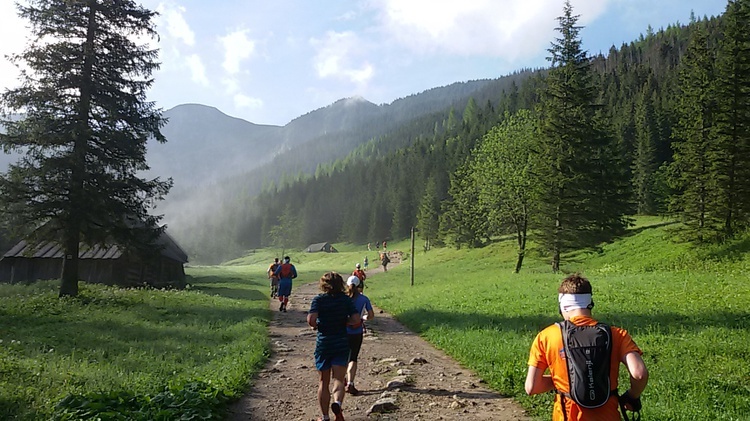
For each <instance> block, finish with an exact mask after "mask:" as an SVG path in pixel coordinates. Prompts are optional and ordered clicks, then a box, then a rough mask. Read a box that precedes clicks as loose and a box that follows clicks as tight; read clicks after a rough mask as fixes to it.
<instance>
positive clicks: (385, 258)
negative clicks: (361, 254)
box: [380, 252, 391, 272]
mask: <svg viewBox="0 0 750 421" xmlns="http://www.w3.org/2000/svg"><path fill="white" fill-rule="evenodd" d="M388 263H391V259H390V258H389V257H388V253H387V252H383V253H380V264H381V265H383V272H388Z"/></svg>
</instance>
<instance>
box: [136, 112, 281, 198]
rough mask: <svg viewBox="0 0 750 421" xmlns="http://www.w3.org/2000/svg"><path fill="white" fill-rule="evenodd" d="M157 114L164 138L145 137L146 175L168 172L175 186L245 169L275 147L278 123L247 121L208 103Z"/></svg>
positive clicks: (266, 158) (262, 160) (259, 162)
mask: <svg viewBox="0 0 750 421" xmlns="http://www.w3.org/2000/svg"><path fill="white" fill-rule="evenodd" d="M163 116H164V117H165V118H166V119H168V122H167V124H166V125H165V126H164V127H163V128H162V134H164V136H165V137H166V138H167V142H166V143H164V144H160V143H158V142H156V141H154V140H152V141H150V142H149V145H148V155H147V156H148V163H149V165H150V166H151V171H150V173H149V175H154V176H156V175H158V176H162V177H164V178H166V177H172V178H174V181H175V188H177V189H180V188H185V187H187V186H188V185H192V184H203V183H210V182H213V181H216V180H219V179H222V178H225V177H227V176H229V175H232V174H237V173H242V172H245V171H247V169H248V168H254V167H256V166H259V165H262V164H263V163H265V162H268V161H269V160H270V159H271V157H272V156H273V154H274V153H275V152H276V151H277V150H278V149H279V143H280V140H281V137H280V132H281V130H282V128H281V127H279V126H267V125H258V124H253V123H250V122H247V121H245V120H242V119H239V118H234V117H230V116H228V115H226V114H224V113H222V112H221V111H219V110H218V109H216V108H213V107H208V106H205V105H198V104H185V105H178V106H177V107H174V108H172V109H169V110H167V111H165V112H164V114H163Z"/></svg>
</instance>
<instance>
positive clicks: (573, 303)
mask: <svg viewBox="0 0 750 421" xmlns="http://www.w3.org/2000/svg"><path fill="white" fill-rule="evenodd" d="M557 301H558V302H559V303H560V311H562V312H563V313H564V312H566V311H571V310H575V309H578V308H589V309H590V308H591V307H593V301H592V300H591V294H557Z"/></svg>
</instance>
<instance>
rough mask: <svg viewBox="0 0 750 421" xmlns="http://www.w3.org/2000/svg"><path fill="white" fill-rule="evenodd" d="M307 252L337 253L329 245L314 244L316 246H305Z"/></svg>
mask: <svg viewBox="0 0 750 421" xmlns="http://www.w3.org/2000/svg"><path fill="white" fill-rule="evenodd" d="M307 252H308V253H318V252H326V253H338V250H336V249H335V248H334V247H333V246H332V245H331V243H316V244H310V245H309V246H307Z"/></svg>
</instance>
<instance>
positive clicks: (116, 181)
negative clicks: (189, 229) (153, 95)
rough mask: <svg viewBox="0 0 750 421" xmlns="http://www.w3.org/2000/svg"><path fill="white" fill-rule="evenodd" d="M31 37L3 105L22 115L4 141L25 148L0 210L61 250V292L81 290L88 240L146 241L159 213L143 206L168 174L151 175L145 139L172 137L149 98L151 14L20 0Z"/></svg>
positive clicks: (97, 0)
mask: <svg viewBox="0 0 750 421" xmlns="http://www.w3.org/2000/svg"><path fill="white" fill-rule="evenodd" d="M18 9H19V12H20V16H21V17H22V18H25V19H26V20H28V22H29V24H30V25H31V29H32V34H33V36H34V38H33V39H32V40H31V43H30V45H29V46H28V47H27V49H26V50H25V51H24V52H23V53H21V54H19V55H16V56H15V57H13V60H14V61H15V62H16V63H18V64H19V65H25V66H26V70H23V71H22V74H21V87H19V88H17V89H12V90H8V91H6V92H5V93H4V94H3V96H2V103H3V105H4V106H5V108H6V109H8V110H9V111H16V112H23V114H24V118H23V120H21V121H6V122H5V124H6V127H7V134H5V135H2V136H0V143H2V146H3V147H4V148H5V149H14V150H20V151H22V152H25V156H24V157H23V158H22V159H21V160H20V161H19V162H18V163H17V164H15V165H12V166H11V167H10V169H9V170H8V172H7V173H6V174H5V175H3V176H2V177H0V196H1V198H2V204H3V210H4V211H5V212H6V213H9V214H11V215H12V216H14V217H16V218H17V219H18V221H19V222H20V223H21V224H23V225H25V226H30V227H34V228H38V229H37V230H36V234H37V235H38V236H44V237H45V238H50V237H52V238H55V239H56V240H58V241H60V243H61V244H62V246H63V248H64V252H65V255H66V257H65V260H64V266H63V273H62V282H61V287H60V295H61V296H63V295H76V294H77V293H78V254H79V248H80V244H81V243H87V244H92V243H102V242H105V241H110V240H112V239H114V240H115V241H117V242H118V243H120V244H125V245H126V246H133V245H135V244H151V243H152V242H153V240H154V239H155V238H156V236H158V235H159V233H160V231H161V228H159V227H158V221H159V219H160V218H159V217H155V216H151V215H149V213H148V211H149V209H150V207H151V205H153V203H154V201H155V200H158V199H161V198H162V197H163V196H164V195H165V194H166V193H167V191H168V190H169V187H170V186H171V180H170V181H168V182H163V181H160V180H159V179H158V178H157V179H153V180H146V179H142V178H139V177H138V176H137V173H138V172H140V171H144V170H147V169H148V165H147V164H146V160H145V153H146V141H147V139H148V138H149V137H150V136H153V137H155V138H156V140H158V141H162V142H163V141H165V139H164V137H163V136H162V134H161V133H160V131H159V129H160V127H161V126H162V124H163V123H164V120H163V119H162V118H161V112H160V110H159V109H156V108H155V107H154V105H153V103H151V102H147V101H146V90H147V89H148V88H149V87H150V86H151V84H152V82H153V80H152V79H151V74H152V72H153V71H154V70H156V69H157V68H158V63H157V62H156V59H157V55H158V53H157V51H156V50H153V49H151V48H149V47H148V45H139V44H137V43H136V42H134V41H133V40H134V39H136V37H139V36H147V37H155V36H156V35H157V34H156V32H155V29H154V25H153V22H152V18H153V17H154V15H155V13H154V12H151V11H149V10H147V9H144V8H143V7H141V6H139V5H137V4H136V3H135V2H134V1H132V0H121V1H116V2H111V1H102V0H81V1H68V0H30V1H29V2H28V3H27V5H25V6H19V8H18Z"/></svg>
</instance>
